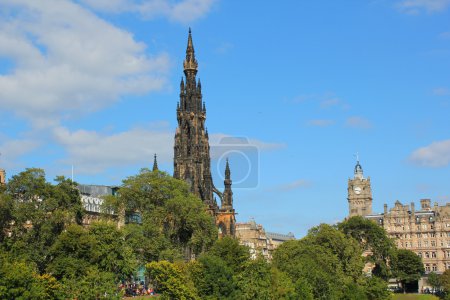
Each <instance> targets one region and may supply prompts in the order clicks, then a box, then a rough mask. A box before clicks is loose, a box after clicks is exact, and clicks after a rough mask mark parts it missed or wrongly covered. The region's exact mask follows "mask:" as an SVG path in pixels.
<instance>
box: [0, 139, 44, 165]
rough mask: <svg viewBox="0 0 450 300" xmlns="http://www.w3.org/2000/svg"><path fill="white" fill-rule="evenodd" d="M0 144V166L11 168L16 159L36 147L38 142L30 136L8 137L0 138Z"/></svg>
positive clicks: (15, 163)
mask: <svg viewBox="0 0 450 300" xmlns="http://www.w3.org/2000/svg"><path fill="white" fill-rule="evenodd" d="M2 140H3V141H2V143H1V144H0V161H1V163H0V168H4V169H11V168H14V167H16V166H17V161H18V159H19V158H20V157H22V156H23V155H26V154H28V153H30V152H32V151H34V150H36V148H38V147H39V146H40V142H38V141H36V140H33V139H31V138H23V139H8V138H2Z"/></svg>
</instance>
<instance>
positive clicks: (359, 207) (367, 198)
mask: <svg viewBox="0 0 450 300" xmlns="http://www.w3.org/2000/svg"><path fill="white" fill-rule="evenodd" d="M347 200H348V208H349V214H348V216H349V217H353V216H367V215H370V214H372V188H371V186H370V177H368V178H364V174H363V169H362V167H361V164H360V163H359V159H358V160H357V162H356V166H355V172H354V176H353V179H352V178H349V179H348V198H347Z"/></svg>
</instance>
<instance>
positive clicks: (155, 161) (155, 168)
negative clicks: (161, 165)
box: [153, 153, 159, 171]
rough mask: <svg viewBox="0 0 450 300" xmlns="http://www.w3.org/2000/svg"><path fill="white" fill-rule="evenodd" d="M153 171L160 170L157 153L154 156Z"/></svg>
mask: <svg viewBox="0 0 450 300" xmlns="http://www.w3.org/2000/svg"><path fill="white" fill-rule="evenodd" d="M153 171H159V169H158V160H157V159H156V153H155V155H154V158H153Z"/></svg>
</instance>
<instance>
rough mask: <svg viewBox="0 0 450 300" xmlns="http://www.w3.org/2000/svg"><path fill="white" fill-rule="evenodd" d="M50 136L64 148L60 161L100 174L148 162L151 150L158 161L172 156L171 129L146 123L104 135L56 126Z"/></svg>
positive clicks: (165, 160) (80, 170) (166, 159)
mask: <svg viewBox="0 0 450 300" xmlns="http://www.w3.org/2000/svg"><path fill="white" fill-rule="evenodd" d="M54 137H55V140H56V142H57V143H59V144H61V145H62V146H63V147H64V148H65V149H66V151H67V154H68V157H67V158H65V159H64V161H63V163H66V164H74V165H75V166H76V168H77V172H79V173H84V174H95V173H101V172H103V171H105V170H106V169H108V168H111V167H117V166H127V165H141V166H145V165H149V164H150V163H151V162H153V154H154V153H157V154H158V160H159V161H160V162H168V161H171V159H172V157H173V132H172V131H171V130H169V129H168V128H166V129H164V128H163V129H161V128H155V127H154V126H149V127H148V128H134V129H131V130H129V131H124V132H118V133H115V134H112V135H105V134H101V133H98V132H96V131H87V130H78V131H74V132H70V131H69V130H68V129H66V128H64V127H58V128H56V129H54Z"/></svg>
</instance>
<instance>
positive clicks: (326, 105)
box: [320, 98, 341, 108]
mask: <svg viewBox="0 0 450 300" xmlns="http://www.w3.org/2000/svg"><path fill="white" fill-rule="evenodd" d="M340 103H341V100H340V99H339V98H329V99H325V100H323V101H322V102H321V103H320V107H321V108H329V107H333V106H337V105H339V104H340Z"/></svg>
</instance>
